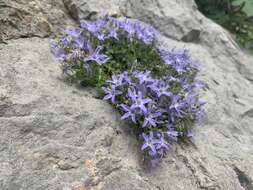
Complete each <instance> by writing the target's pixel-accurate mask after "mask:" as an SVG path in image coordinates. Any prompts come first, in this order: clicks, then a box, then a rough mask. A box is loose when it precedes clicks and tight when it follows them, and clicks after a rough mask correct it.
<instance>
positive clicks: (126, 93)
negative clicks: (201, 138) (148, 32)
mask: <svg viewBox="0 0 253 190" xmlns="http://www.w3.org/2000/svg"><path fill="white" fill-rule="evenodd" d="M187 68H188V67H187ZM187 76H188V75H187ZM190 79H192V78H187V77H185V78H176V77H174V76H172V75H168V76H164V77H161V78H154V77H153V76H152V75H151V72H150V71H148V70H145V71H134V72H132V73H129V72H127V71H125V72H123V73H121V74H117V75H113V76H112V79H111V80H108V81H107V83H108V84H109V85H108V86H109V87H104V88H103V90H104V93H105V94H106V96H105V97H104V100H108V101H110V102H111V103H112V104H113V105H116V107H118V108H119V110H120V112H121V113H122V117H121V119H123V120H129V121H131V122H132V123H133V124H134V125H136V126H138V127H139V128H140V131H141V135H140V137H141V139H142V140H143V145H142V147H141V149H142V150H143V151H144V152H146V153H147V154H148V155H149V156H150V158H151V159H152V161H157V160H160V159H161V158H163V157H164V155H165V154H166V152H167V151H168V150H169V149H170V148H171V146H172V144H171V143H172V141H175V140H177V138H178V137H191V136H192V128H191V127H192V124H193V122H194V121H197V120H200V119H201V118H202V116H203V111H202V105H203V104H204V103H203V102H201V101H199V100H198V96H197V94H196V93H195V91H194V89H195V88H197V87H199V86H200V84H201V83H200V81H197V80H194V81H193V82H190V81H189V80H190ZM176 86H178V87H177V88H175V87H176Z"/></svg>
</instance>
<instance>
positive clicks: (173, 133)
mask: <svg viewBox="0 0 253 190" xmlns="http://www.w3.org/2000/svg"><path fill="white" fill-rule="evenodd" d="M167 135H168V137H169V138H171V139H172V140H177V137H178V132H177V131H175V130H174V129H173V128H171V127H169V128H168V130H167Z"/></svg>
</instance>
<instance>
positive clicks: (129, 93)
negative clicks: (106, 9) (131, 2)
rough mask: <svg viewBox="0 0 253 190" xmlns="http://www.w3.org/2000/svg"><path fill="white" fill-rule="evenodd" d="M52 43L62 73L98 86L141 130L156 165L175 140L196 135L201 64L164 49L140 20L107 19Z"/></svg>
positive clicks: (87, 24) (68, 31) (72, 30)
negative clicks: (194, 129)
mask: <svg viewBox="0 0 253 190" xmlns="http://www.w3.org/2000/svg"><path fill="white" fill-rule="evenodd" d="M65 33H66V35H65V36H63V37H62V38H61V39H59V41H58V42H52V43H51V49H52V52H53V54H54V55H55V57H56V58H57V60H58V61H59V62H60V63H61V65H62V69H63V72H64V73H65V74H66V75H67V76H68V77H69V78H70V79H73V80H77V81H78V82H80V83H81V84H82V85H89V86H95V87H98V89H101V91H100V92H102V93H103V94H104V100H107V101H109V102H111V104H113V105H114V106H115V107H116V108H118V109H119V111H120V113H121V114H122V117H121V118H122V120H128V121H130V122H131V123H132V124H134V126H135V127H136V128H137V129H138V130H137V131H138V136H139V137H140V139H141V141H142V146H141V149H142V151H143V152H144V153H145V155H147V156H148V157H149V158H151V161H152V162H157V161H158V160H161V158H163V157H164V155H165V154H166V153H167V151H168V150H169V149H170V148H171V146H172V142H173V141H175V140H177V139H179V138H183V137H191V136H192V126H193V124H194V122H196V121H200V120H201V118H203V115H204V111H203V105H204V102H202V101H200V100H199V96H198V93H197V91H198V89H199V88H201V87H203V83H202V82H201V81H199V80H197V79H196V75H197V73H198V71H199V66H198V64H196V63H195V62H194V61H193V60H192V59H191V58H190V56H189V53H188V51H187V50H185V49H165V48H164V47H162V46H161V44H159V43H158V40H157V39H158V37H159V32H158V31H156V30H155V29H154V28H153V27H152V26H149V25H147V24H145V23H143V22H141V21H135V20H131V19H127V18H118V19H117V18H113V17H109V16H107V17H105V18H103V19H98V20H96V21H92V22H91V21H90V22H87V21H85V22H82V23H81V26H80V28H68V29H66V30H65Z"/></svg>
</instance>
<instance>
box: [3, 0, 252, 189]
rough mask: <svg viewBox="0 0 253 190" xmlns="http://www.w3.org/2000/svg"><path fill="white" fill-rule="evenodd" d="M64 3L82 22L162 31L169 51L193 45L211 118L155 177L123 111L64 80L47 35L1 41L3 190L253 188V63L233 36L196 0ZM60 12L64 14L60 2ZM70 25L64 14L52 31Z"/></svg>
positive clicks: (69, 0)
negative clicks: (141, 24) (120, 20)
mask: <svg viewBox="0 0 253 190" xmlns="http://www.w3.org/2000/svg"><path fill="white" fill-rule="evenodd" d="M6 2H7V1H5V2H4V3H6ZM19 2H20V1H19ZM34 2H35V5H36V4H37V3H39V2H37V1H34ZM53 2H54V1H48V4H50V3H53ZM8 3H9V2H8ZM42 3H44V4H43V5H46V4H47V1H46V0H44V1H42ZM64 4H65V6H66V7H67V9H68V11H69V12H70V14H71V17H72V18H75V19H78V21H80V20H81V19H94V18H96V17H98V16H99V15H101V14H103V10H104V9H106V11H107V13H109V14H113V15H118V16H129V17H132V18H138V19H141V20H143V21H145V22H148V23H151V24H153V25H154V26H155V27H156V28H158V29H159V30H160V31H161V32H162V34H163V35H164V37H163V38H162V39H161V41H163V42H164V43H165V44H166V45H167V46H169V47H177V48H183V47H185V48H187V49H189V51H190V53H191V55H192V56H193V57H194V58H195V59H198V60H200V61H201V63H202V65H203V70H202V72H201V73H200V75H199V78H200V79H202V80H204V81H205V83H206V88H205V90H203V91H202V92H201V94H202V97H203V99H205V100H206V101H207V102H208V103H207V105H206V111H207V119H206V122H205V123H204V124H203V126H196V129H195V133H196V136H195V137H194V139H193V140H192V141H191V142H185V143H182V142H181V143H180V142H179V143H177V144H175V146H174V149H173V150H172V151H171V152H170V153H169V154H168V155H167V157H166V159H164V161H163V162H162V163H161V165H160V166H159V167H158V168H156V169H154V170H151V171H150V170H148V169H146V168H145V165H144V163H143V159H142V156H141V153H140V151H139V144H138V142H137V141H136V138H135V136H134V134H132V131H131V128H130V127H129V126H126V124H124V123H122V122H121V121H120V119H119V114H118V113H117V112H115V110H114V109H113V108H112V107H111V106H110V105H109V104H107V103H106V102H104V101H101V100H99V99H96V98H95V92H94V91H93V90H92V89H84V88H80V87H78V86H75V85H70V84H68V83H67V82H66V81H64V79H63V78H62V77H61V71H60V69H59V67H58V65H57V63H56V61H55V60H54V59H53V57H52V55H51V53H50V51H49V44H48V43H49V40H48V39H47V38H45V39H40V38H26V39H17V40H9V41H7V44H0V151H1V152H0V153H1V156H0V189H3V190H40V189H41V190H45V189H49V190H51V189H52V190H57V189H62V187H63V185H64V183H68V182H69V183H72V182H75V181H76V182H75V183H74V184H72V185H73V186H76V188H75V189H79V190H87V189H91V190H99V189H101V190H119V189H122V190H143V189H150V190H174V189H177V190H181V189H182V190H183V189H184V190H185V189H187V190H188V189H189V190H201V189H209V190H212V189H213V190H240V189H241V190H243V189H247V190H251V189H253V187H252V185H253V182H252V180H253V148H252V143H253V128H252V123H253V114H252V113H253V82H252V81H253V78H252V76H253V64H252V62H253V58H252V56H250V55H247V53H245V52H243V51H242V50H241V49H240V48H239V47H238V45H237V44H236V43H235V42H234V41H233V37H231V35H230V34H229V33H228V32H227V31H225V30H224V29H222V28H221V27H220V26H218V25H216V24H215V23H213V22H212V21H210V20H208V19H206V18H205V17H203V16H202V15H201V14H200V13H199V12H198V11H197V10H196V5H195V4H194V2H193V1H192V0H180V1H176V0H174V1H169V0H158V1H152V0H147V1H133V0H129V1H126V0H121V1H116V0H110V1H104V0H100V1H97V0H83V1H76V0H64ZM1 5H2V4H1V3H0V6H1ZM43 8H45V7H43ZM4 10H7V9H6V8H5V7H4ZM48 11H49V10H48ZM57 11H60V12H61V11H63V12H64V14H66V11H65V9H64V8H63V7H62V6H59V7H57ZM40 12H41V11H38V14H39V13H40ZM42 12H43V11H42ZM0 14H2V12H1V13H0ZM54 16H55V15H51V14H49V15H48V17H49V18H48V20H49V21H50V20H51V19H52V18H55V17H54ZM0 18H2V17H0ZM67 20H70V22H71V24H73V23H72V21H71V18H67ZM65 21H66V18H64V17H63V18H57V22H55V25H53V26H52V27H53V28H57V27H58V28H60V27H61V26H62V25H63V24H66V22H65ZM24 23H27V22H26V21H24ZM2 26H3V25H0V27H2ZM25 26H26V25H25ZM27 26H28V25H27ZM4 27H11V26H9V25H4ZM18 28H19V29H20V30H21V26H19V25H18ZM8 30H9V31H11V32H14V33H15V29H12V28H9V29H8ZM21 31H22V30H21ZM33 34H35V35H39V34H40V32H38V31H36V30H35V31H33ZM14 36H16V37H20V36H22V35H20V34H16V33H15V35H14ZM67 187H68V186H66V188H65V189H67Z"/></svg>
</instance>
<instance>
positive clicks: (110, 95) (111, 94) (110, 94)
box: [102, 85, 122, 104]
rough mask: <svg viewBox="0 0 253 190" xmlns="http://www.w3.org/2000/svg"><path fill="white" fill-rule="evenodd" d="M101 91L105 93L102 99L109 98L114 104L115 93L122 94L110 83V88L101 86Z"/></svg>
mask: <svg viewBox="0 0 253 190" xmlns="http://www.w3.org/2000/svg"><path fill="white" fill-rule="evenodd" d="M102 89H103V91H104V92H105V93H106V94H107V95H106V96H105V97H104V100H109V99H111V102H112V103H113V104H114V103H115V97H116V96H117V95H120V94H122V92H121V91H120V90H116V87H115V86H114V85H112V87H111V88H105V87H103V88H102Z"/></svg>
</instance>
